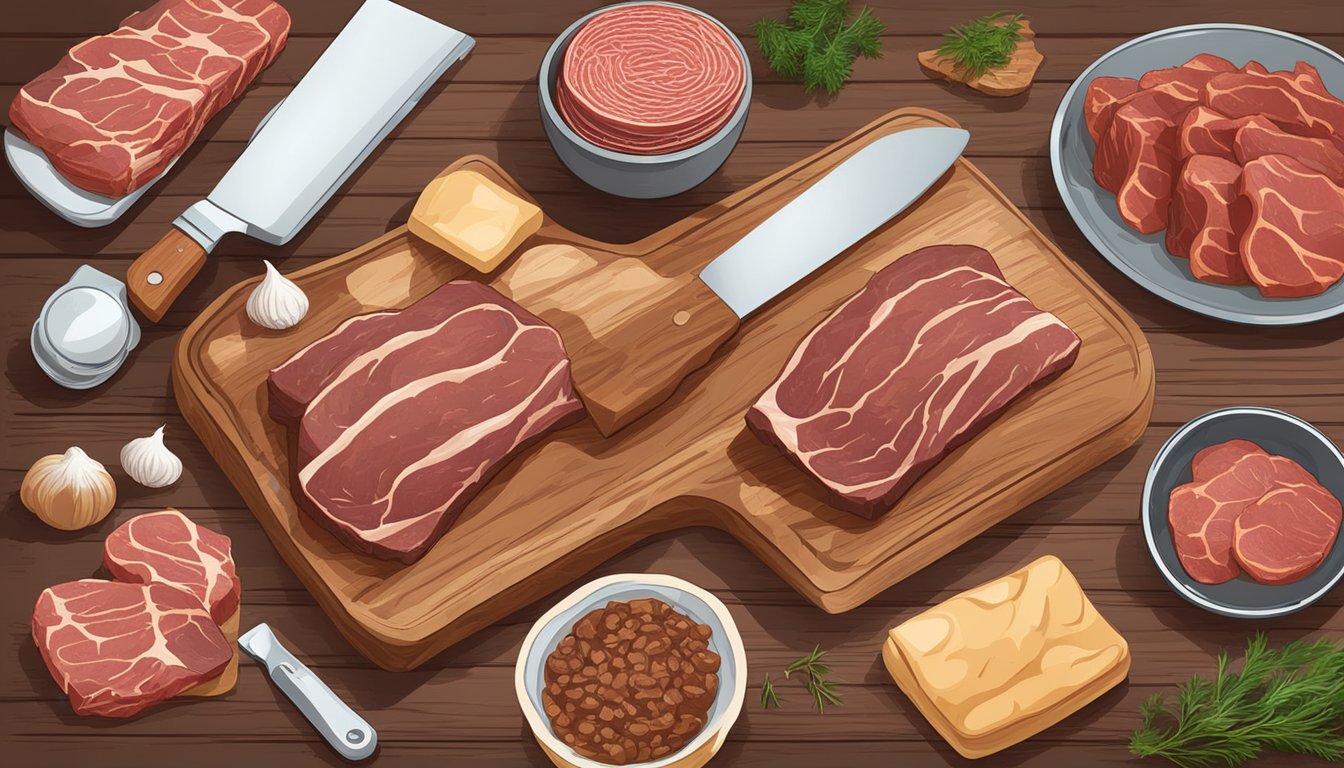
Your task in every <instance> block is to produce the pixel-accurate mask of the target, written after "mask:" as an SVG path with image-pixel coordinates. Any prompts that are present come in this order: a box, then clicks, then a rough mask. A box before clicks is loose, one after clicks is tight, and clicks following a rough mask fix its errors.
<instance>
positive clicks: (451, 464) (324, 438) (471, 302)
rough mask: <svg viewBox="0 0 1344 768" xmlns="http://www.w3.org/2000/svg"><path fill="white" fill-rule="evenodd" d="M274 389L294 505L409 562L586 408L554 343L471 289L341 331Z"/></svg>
mask: <svg viewBox="0 0 1344 768" xmlns="http://www.w3.org/2000/svg"><path fill="white" fill-rule="evenodd" d="M270 390H271V396H272V398H273V400H272V403H271V413H272V415H275V416H277V417H278V418H281V419H282V420H285V421H288V422H290V423H291V424H292V425H293V426H294V427H295V428H297V430H298V448H297V452H296V456H295V463H296V466H297V483H296V485H295V491H294V492H295V499H296V501H298V503H299V506H301V507H303V508H304V509H305V510H307V511H308V512H309V513H310V514H311V515H312V516H313V517H314V519H316V520H317V521H318V522H319V523H321V524H322V525H323V526H324V527H326V528H327V529H328V530H330V531H331V532H332V533H334V534H335V535H336V536H337V537H338V538H340V539H341V540H342V541H343V542H345V543H346V545H347V546H349V547H351V548H352V549H355V550H357V551H360V552H365V553H368V554H371V555H373V556H375V557H381V558H385V559H393V560H399V561H401V562H405V563H410V562H414V561H415V560H417V559H419V558H420V557H421V556H422V555H424V553H425V552H426V551H428V549H429V548H430V546H432V545H433V544H434V542H435V541H437V540H438V539H439V537H440V536H442V535H443V534H444V532H445V531H447V530H448V528H449V527H451V526H452V524H453V522H454V521H456V519H457V516H458V515H459V514H461V512H462V510H463V508H465V507H466V506H467V504H468V503H470V501H471V499H472V498H473V497H475V495H476V493H477V491H479V490H480V489H481V488H482V487H484V485H485V484H486V483H487V482H489V480H490V478H491V477H493V476H494V475H495V474H496V473H497V472H498V471H499V470H500V469H501V468H502V467H503V466H504V465H505V464H507V463H508V461H509V460H510V459H512V458H513V457H514V456H516V455H518V454H519V453H520V452H521V451H522V450H524V449H525V448H526V447H527V446H529V445H531V444H532V443H534V442H536V441H537V440H538V439H540V438H541V437H542V436H544V435H545V434H547V433H548V432H550V431H551V430H552V429H554V428H557V427H559V426H562V425H564V424H568V423H571V422H573V421H575V420H577V419H578V418H579V417H580V415H581V413H582V411H583V405H582V404H581V403H580V401H579V399H578V397H577V396H576V395H575V394H574V388H573V383H572V380H571V377H570V366H569V358H568V357H567V356H566V354H565V350H564V347H563V346H562V345H561V341H560V335H559V334H558V333H556V331H555V330H554V329H553V328H551V327H550V326H548V325H546V324H545V323H544V322H542V321H541V320H540V319H538V318H537V317H535V316H534V315H532V314H531V313H529V312H527V311H526V310H524V309H523V308H522V307H520V306H518V305H517V304H515V303H513V302H512V301H510V300H508V299H506V298H504V297H503V296H501V295H500V294H499V293H498V292H497V291H495V290H494V289H493V288H490V287H488V286H485V285H482V284H480V283H475V282H468V281H454V282H451V283H448V284H446V285H444V286H442V287H440V288H439V289H438V290H436V291H435V292H434V293H432V294H430V295H429V296H427V297H425V298H424V299H421V300H420V301H419V302H417V303H416V304H414V305H412V306H411V307H408V308H407V309H405V310H400V311H391V312H380V313H376V314H373V315H366V316H363V317H357V318H354V319H352V320H349V321H347V322H345V323H343V324H342V325H341V326H339V327H338V328H337V329H336V330H334V331H333V332H332V333H331V334H329V335H328V336H326V337H325V338H323V339H319V340H318V341H316V342H314V343H313V344H312V345H310V346H309V347H307V348H306V349H304V350H302V351H300V352H299V353H298V354H296V355H295V356H294V357H292V358H291V359H290V360H289V361H287V362H286V363H285V364H284V365H281V366H280V367H279V368H277V369H275V370H274V371H272V372H271V375H270ZM299 408H301V409H302V410H301V412H300V411H299ZM296 413H298V415H297V416H295V415H294V414H296Z"/></svg>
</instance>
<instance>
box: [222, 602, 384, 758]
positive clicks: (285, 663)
mask: <svg viewBox="0 0 1344 768" xmlns="http://www.w3.org/2000/svg"><path fill="white" fill-rule="evenodd" d="M238 645H239V646H240V647H241V648H242V649H243V650H244V651H247V654H248V655H249V656H251V657H252V658H254V659H256V660H257V661H259V662H261V664H262V666H264V667H265V668H266V672H267V674H269V675H270V677H271V680H272V682H274V683H275V685H276V687H277V688H279V689H280V690H282V691H284V693H285V695H286V696H288V697H289V700H290V701H292V702H294V706H296V707H298V709H299V711H300V712H302V713H303V716H304V717H306V718H308V722H310V723H312V724H313V727H315V728H317V730H318V732H319V733H321V734H322V738H324V739H326V740H327V743H328V744H330V745H331V746H332V748H333V749H335V750H336V751H337V752H339V753H340V755H341V757H344V758H345V759H347V760H363V759H364V758H366V757H368V756H369V755H372V754H373V751H374V750H375V749H377V747H378V732H377V731H375V730H374V729H373V726H371V725H369V723H368V721H366V720H365V719H364V718H362V717H360V716H359V715H358V714H356V713H355V711H354V710H353V709H351V708H350V707H349V706H348V705H347V704H346V703H345V702H344V701H341V699H340V697H338V696H337V695H336V694H335V693H334V692H333V691H332V690H331V689H330V688H328V687H327V684H326V683H324V682H322V681H321V680H320V679H318V677H317V675H315V674H313V671H312V670H311V669H309V668H308V667H307V666H305V665H304V664H303V662H301V661H299V660H298V659H296V658H294V654H292V653H290V652H289V651H288V650H287V649H286V648H285V646H284V645H283V644H282V643H281V642H280V640H279V638H277V637H276V636H275V633H273V632H272V631H271V628H270V627H269V626H268V625H266V624H265V623H262V624H258V625H257V626H255V627H253V628H252V629H249V630H248V631H247V632H245V633H243V635H242V636H241V637H239V638H238Z"/></svg>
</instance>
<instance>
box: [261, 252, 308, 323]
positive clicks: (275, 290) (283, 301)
mask: <svg viewBox="0 0 1344 768" xmlns="http://www.w3.org/2000/svg"><path fill="white" fill-rule="evenodd" d="M263 263H264V264H265V265H266V277H264V278H262V280H261V282H260V283H259V284H258V285H257V287H256V288H253V289H252V295H250V296H248V297H247V316H248V318H250V319H251V320H252V322H254V323H256V324H257V325H260V326H261V327H262V328H270V329H271V330H274V331H283V330H285V329H286V328H293V327H294V326H296V325H298V324H299V321H300V320H302V319H303V316H304V315H306V314H308V296H307V295H306V294H304V292H303V289H302V288H300V287H299V286H297V285H295V284H294V282H293V281H292V280H290V279H289V278H287V277H285V276H284V275H282V274H280V273H279V272H278V271H277V270H276V268H275V267H274V266H273V265H272V264H271V262H269V261H265V262H263Z"/></svg>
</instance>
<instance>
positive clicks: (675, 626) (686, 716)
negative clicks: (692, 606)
mask: <svg viewBox="0 0 1344 768" xmlns="http://www.w3.org/2000/svg"><path fill="white" fill-rule="evenodd" d="M711 634H712V630H710V628H709V627H708V626H706V625H704V624H697V623H695V621H694V620H693V619H690V618H688V617H686V616H684V615H682V614H681V613H678V612H677V611H676V610H674V609H673V608H672V607H671V606H669V605H668V604H667V603H664V602H663V601H661V600H656V599H653V598H646V599H639V600H631V601H629V602H610V603H607V605H606V607H605V608H598V609H596V610H593V611H590V612H589V613H588V614H587V615H585V616H584V617H583V618H581V619H579V620H578V621H577V622H575V624H574V629H573V631H571V632H570V633H569V634H568V635H565V637H564V638H563V639H562V640H561V641H560V644H559V645H558V646H556V649H555V651H553V652H552V653H551V655H550V656H548V657H547V658H546V687H545V689H544V690H543V691H542V706H543V708H544V710H545V712H546V717H547V718H549V719H550V721H551V727H552V728H553V729H554V731H555V735H556V737H558V738H559V739H560V740H561V741H563V742H564V743H565V744H567V745H569V746H570V747H571V748H573V749H574V751H575V752H578V753H579V754H580V755H583V756H584V757H587V758H589V759H591V760H597V761H599V762H603V763H608V764H610V765H627V764H629V763H640V762H647V761H649V760H657V759H659V758H662V757H666V756H667V755H670V754H672V753H673V752H676V751H677V750H679V749H681V748H682V747H684V746H685V745H686V744H688V743H689V742H690V741H691V740H692V739H694V738H695V736H696V734H698V733H700V731H701V730H703V729H704V727H705V723H706V722H707V720H708V717H707V715H708V713H709V710H710V707H711V706H712V705H713V704H714V696H715V694H716V693H717V692H718V689H719V677H718V671H719V655H718V654H717V653H715V652H713V651H711V650H710V649H709V638H710V635H711Z"/></svg>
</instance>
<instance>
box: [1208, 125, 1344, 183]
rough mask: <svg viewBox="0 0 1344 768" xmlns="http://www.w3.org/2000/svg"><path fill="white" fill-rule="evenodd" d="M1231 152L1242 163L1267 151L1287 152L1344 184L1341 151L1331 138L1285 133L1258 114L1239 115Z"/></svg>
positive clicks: (1258, 157)
mask: <svg viewBox="0 0 1344 768" xmlns="http://www.w3.org/2000/svg"><path fill="white" fill-rule="evenodd" d="M1242 119H1243V120H1244V121H1245V125H1243V126H1242V127H1241V129H1240V130H1238V131H1237V135H1236V138H1235V139H1234V140H1233V142H1232V153H1233V156H1234V157H1236V159H1237V162H1238V163H1241V164H1242V165H1245V164H1247V163H1249V162H1251V161H1252V160H1258V159H1260V158H1262V157H1264V156H1266V155H1287V156H1288V157H1291V158H1293V159H1295V160H1297V161H1298V162H1299V163H1302V164H1303V165H1305V166H1307V167H1308V168H1310V169H1312V170H1313V171H1320V172H1321V173H1322V174H1324V175H1325V177H1326V178H1328V179H1330V180H1331V181H1333V182H1334V183H1336V184H1344V152H1341V151H1340V150H1339V147H1338V146H1337V145H1336V144H1335V143H1334V142H1332V141H1329V140H1327V139H1318V138H1313V137H1311V136H1298V135H1297V134H1293V133H1288V132H1287V131H1285V130H1283V129H1282V128H1279V127H1278V126H1277V125H1275V124H1273V123H1271V122H1270V121H1269V120H1266V119H1265V118H1263V117H1260V116H1259V115H1256V116H1255V117H1247V118H1242Z"/></svg>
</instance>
